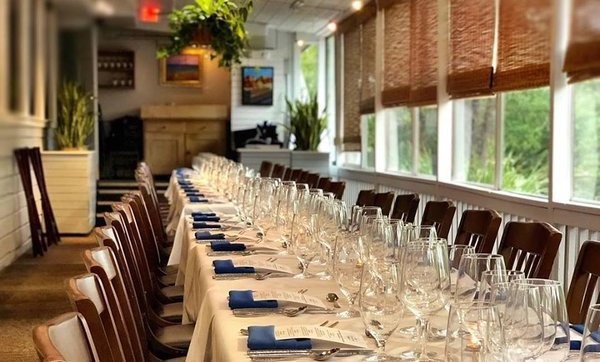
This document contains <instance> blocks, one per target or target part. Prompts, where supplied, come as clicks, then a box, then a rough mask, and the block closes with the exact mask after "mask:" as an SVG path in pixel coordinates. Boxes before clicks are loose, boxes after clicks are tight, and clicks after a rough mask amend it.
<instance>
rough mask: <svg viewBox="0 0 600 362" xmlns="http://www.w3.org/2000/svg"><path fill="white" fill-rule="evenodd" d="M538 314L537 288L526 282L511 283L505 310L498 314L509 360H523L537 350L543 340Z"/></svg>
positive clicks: (540, 308) (541, 324)
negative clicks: (500, 315) (500, 314)
mask: <svg viewBox="0 0 600 362" xmlns="http://www.w3.org/2000/svg"><path fill="white" fill-rule="evenodd" d="M541 316H542V303H541V299H540V291H539V289H538V288H536V287H534V286H530V285H527V284H518V283H511V285H510V287H509V296H508V301H507V303H506V310H505V312H504V314H503V315H502V318H501V322H502V325H503V326H504V338H505V341H506V356H507V358H508V360H510V361H524V360H527V359H531V358H535V357H536V356H537V355H539V354H540V351H542V347H543V344H544V327H543V323H542V317H541Z"/></svg>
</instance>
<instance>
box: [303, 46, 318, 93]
mask: <svg viewBox="0 0 600 362" xmlns="http://www.w3.org/2000/svg"><path fill="white" fill-rule="evenodd" d="M318 61H319V47H318V46H317V44H311V45H309V46H307V47H306V48H305V49H303V50H302V52H301V53H300V69H301V70H302V75H303V76H304V82H305V83H306V88H307V89H308V93H309V94H317V77H318V67H319V66H318Z"/></svg>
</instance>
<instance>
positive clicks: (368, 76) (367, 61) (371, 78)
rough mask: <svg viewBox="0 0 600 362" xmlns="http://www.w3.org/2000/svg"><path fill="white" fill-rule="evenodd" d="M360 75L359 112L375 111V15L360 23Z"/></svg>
mask: <svg viewBox="0 0 600 362" xmlns="http://www.w3.org/2000/svg"><path fill="white" fill-rule="evenodd" d="M361 31H362V35H361V38H362V47H361V52H362V75H361V79H362V82H361V92H360V93H361V94H360V112H361V113H362V114H367V113H373V112H374V111H375V17H371V18H369V19H368V20H366V21H365V22H364V23H363V24H362V30H361Z"/></svg>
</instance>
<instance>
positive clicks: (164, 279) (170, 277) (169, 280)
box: [158, 274, 177, 287]
mask: <svg viewBox="0 0 600 362" xmlns="http://www.w3.org/2000/svg"><path fill="white" fill-rule="evenodd" d="M176 279H177V274H167V275H163V276H161V277H160V278H158V281H159V282H160V284H162V285H164V286H165V287H167V286H171V285H174V284H175V280H176Z"/></svg>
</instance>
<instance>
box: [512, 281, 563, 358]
mask: <svg viewBox="0 0 600 362" xmlns="http://www.w3.org/2000/svg"><path fill="white" fill-rule="evenodd" d="M512 284H513V285H514V286H515V287H516V288H519V287H523V288H526V289H527V288H528V289H536V290H537V291H538V295H539V300H540V314H539V318H540V322H541V325H542V332H543V339H542V346H541V348H540V349H539V350H538V351H537V353H536V354H535V355H534V357H535V359H536V361H556V360H563V359H565V358H566V357H567V356H568V354H569V348H570V338H569V333H570V329H569V318H568V315H567V308H566V302H565V295H564V292H563V287H562V283H561V282H558V281H556V280H548V279H535V278H529V279H517V280H514V281H512Z"/></svg>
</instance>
